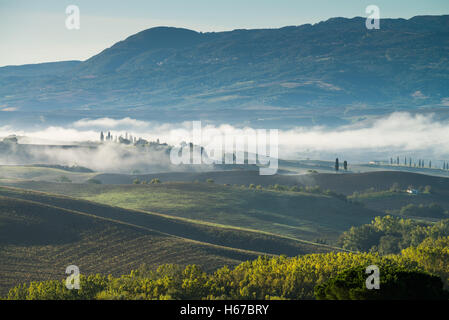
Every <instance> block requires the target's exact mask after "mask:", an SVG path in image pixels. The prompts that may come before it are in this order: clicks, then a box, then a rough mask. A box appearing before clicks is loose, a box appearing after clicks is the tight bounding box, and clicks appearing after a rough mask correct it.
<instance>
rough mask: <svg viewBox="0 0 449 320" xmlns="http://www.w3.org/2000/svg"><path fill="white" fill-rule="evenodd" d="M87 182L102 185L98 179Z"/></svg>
mask: <svg viewBox="0 0 449 320" xmlns="http://www.w3.org/2000/svg"><path fill="white" fill-rule="evenodd" d="M86 182H87V183H90V184H101V181H100V180H98V179H89V180H87V181H86Z"/></svg>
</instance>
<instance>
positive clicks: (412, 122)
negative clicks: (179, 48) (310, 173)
mask: <svg viewBox="0 0 449 320" xmlns="http://www.w3.org/2000/svg"><path fill="white" fill-rule="evenodd" d="M191 126H192V123H191V122H184V123H178V124H160V123H152V122H146V121H141V120H136V119H131V118H124V119H118V120H117V119H111V118H101V119H82V120H79V121H77V122H75V123H73V124H72V125H71V126H69V127H67V128H62V127H55V126H52V127H47V128H44V129H42V130H36V131H30V132H28V131H24V130H15V129H14V128H11V127H0V137H2V136H3V137H4V136H7V135H10V134H16V135H19V136H26V137H28V140H27V141H28V142H34V143H36V142H38V143H39V142H40V143H45V142H49V141H51V142H53V143H55V142H58V143H60V144H62V143H70V142H73V141H98V140H99V132H100V131H101V130H102V131H111V133H112V134H113V135H114V136H115V135H123V136H124V135H125V132H128V133H130V134H132V135H133V136H136V137H143V138H145V139H148V140H152V141H155V140H156V139H160V141H162V142H167V143H169V144H173V145H177V144H179V143H180V142H181V141H187V142H188V141H189V137H188V136H186V134H185V133H186V132H190V130H191ZM203 127H204V128H214V129H218V130H220V131H221V132H223V133H226V134H229V135H234V136H238V135H241V134H242V132H244V129H245V128H237V127H234V126H231V125H228V124H223V125H220V126H211V125H207V126H206V125H205V124H203ZM24 141H25V140H24ZM279 144H280V146H279V156H280V158H287V159H294V158H298V157H300V158H304V157H314V156H315V157H322V158H327V159H331V158H332V157H333V156H334V155H340V156H342V157H343V156H344V157H345V158H347V159H352V160H353V161H354V160H361V161H365V160H370V159H373V158H377V159H389V157H390V156H395V155H402V154H405V155H408V156H412V157H424V156H425V157H427V158H428V159H429V158H430V159H435V160H439V159H449V121H447V120H445V121H440V120H438V119H436V118H435V117H434V116H432V115H419V114H418V115H412V114H410V113H393V114H391V115H389V116H387V117H384V118H379V119H376V120H371V121H364V122H358V123H356V124H353V125H349V126H341V127H337V128H328V127H297V128H293V129H290V130H279Z"/></svg>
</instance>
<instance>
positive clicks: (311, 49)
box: [0, 15, 449, 123]
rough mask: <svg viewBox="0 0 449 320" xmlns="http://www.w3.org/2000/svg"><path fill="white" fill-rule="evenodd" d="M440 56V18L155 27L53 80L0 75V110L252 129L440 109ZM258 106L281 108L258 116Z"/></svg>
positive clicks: (445, 41)
mask: <svg viewBox="0 0 449 320" xmlns="http://www.w3.org/2000/svg"><path fill="white" fill-rule="evenodd" d="M448 51H449V15H442V16H416V17H412V18H410V19H408V20H406V19H381V22H380V30H367V29H366V27H365V18H362V17H355V18H351V19H348V18H331V19H328V20H327V21H322V22H319V23H316V24H313V25H311V24H305V25H301V26H287V27H283V28H278V29H250V30H246V29H236V30H233V31H225V32H208V33H201V32H196V31H193V30H188V29H183V28H172V27H156V28H151V29H147V30H143V31H141V32H139V33H137V34H135V35H132V36H130V37H128V38H126V39H125V40H123V41H120V42H117V43H116V44H114V45H113V46H111V47H110V48H107V49H105V50H103V51H102V52H100V53H99V54H97V55H95V56H93V57H91V58H89V59H87V60H86V61H83V62H80V63H72V68H70V67H62V64H61V72H50V71H45V69H46V68H45V67H44V66H41V68H40V69H42V70H39V71H36V72H35V73H32V72H31V71H30V72H28V73H26V74H24V75H23V76H20V77H19V76H15V75H14V74H12V71H11V70H12V69H11V67H6V68H9V69H5V68H0V104H2V105H7V106H10V107H14V108H17V109H18V110H27V111H43V112H45V111H48V110H50V109H52V110H60V109H61V108H62V107H61V104H62V103H63V104H64V110H66V111H70V110H78V111H79V110H88V109H90V110H92V112H93V113H94V114H95V115H98V116H100V115H101V114H103V115H104V114H105V113H106V112H109V114H108V115H110V116H119V115H120V114H124V112H125V111H129V110H130V109H128V108H133V110H136V111H139V113H140V114H141V116H142V117H143V118H149V117H150V115H154V112H155V111H157V112H162V113H164V115H165V116H166V117H167V113H170V112H171V113H170V117H176V114H177V113H178V115H179V114H183V113H185V112H187V111H192V112H193V113H196V114H201V115H202V117H204V118H209V119H210V118H211V115H212V114H214V115H215V114H217V112H218V113H219V117H222V119H223V120H226V119H227V118H231V119H232V117H233V116H236V117H237V118H239V117H240V118H242V119H247V118H248V114H251V116H250V119H249V121H251V120H255V119H264V118H270V117H278V118H279V121H280V122H281V123H282V117H283V118H284V120H286V121H287V120H288V119H289V118H292V115H293V116H296V117H298V114H301V115H302V116H306V117H318V118H319V117H321V116H322V114H323V111H325V112H327V115H328V116H330V117H331V118H332V117H333V118H332V119H333V120H332V121H335V120H336V118H340V119H342V118H344V117H346V118H350V117H359V116H366V115H378V114H383V113H388V112H389V111H391V109H392V107H393V106H394V107H395V109H396V110H395V111H397V110H407V111H409V110H414V109H416V108H417V107H420V106H426V105H432V106H434V107H439V106H443V105H444V103H445V102H444V101H446V100H445V99H449V89H448V88H449V72H448V71H449V59H448V54H447V52H448ZM55 66H56V65H49V66H48V67H49V68H55ZM16 68H17V69H15V70H17V72H19V71H18V70H21V67H16ZM38 69H39V68H38ZM13 71H14V70H13ZM19 74H20V72H19ZM24 86H26V87H27V88H28V91H27V92H23V90H21V88H23V87H24ZM74 92H76V93H77V94H76V95H74V94H73V93H74ZM68 97H70V101H66V100H67V99H66V98H68ZM264 106H265V107H273V108H275V109H276V108H287V109H290V111H288V110H286V112H283V113H279V112H268V111H267V110H261V111H258V110H257V109H258V107H264ZM348 107H349V109H348ZM123 109H124V110H123ZM260 109H264V108H260ZM265 109H266V108H265ZM237 110H238V111H240V112H239V113H237V114H236V112H235V111H237ZM245 110H251V112H247V111H245ZM180 111H181V112H180ZM343 111H344V112H345V114H342V112H343ZM87 113H88V112H87ZM162 113H161V115H162ZM318 122H319V121H318Z"/></svg>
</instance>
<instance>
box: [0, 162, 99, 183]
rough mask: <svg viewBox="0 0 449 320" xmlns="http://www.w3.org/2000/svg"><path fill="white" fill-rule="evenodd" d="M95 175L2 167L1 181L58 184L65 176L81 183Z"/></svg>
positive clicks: (57, 170) (53, 169)
mask: <svg viewBox="0 0 449 320" xmlns="http://www.w3.org/2000/svg"><path fill="white" fill-rule="evenodd" d="M95 175H97V173H81V172H71V171H67V170H61V169H57V168H45V167H35V166H0V179H8V180H36V181H54V182H56V181H58V179H59V178H60V177H61V176H65V177H67V178H69V179H70V180H72V181H73V182H79V183H81V182H85V181H86V180H88V179H90V178H92V177H94V176H95ZM0 181H1V180H0Z"/></svg>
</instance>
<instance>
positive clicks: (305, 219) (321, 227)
mask: <svg viewBox="0 0 449 320" xmlns="http://www.w3.org/2000/svg"><path fill="white" fill-rule="evenodd" d="M17 186H20V187H22V188H26V189H33V190H40V191H46V192H52V193H59V194H64V195H68V196H73V197H77V198H83V199H86V200H91V201H94V202H98V203H102V204H107V205H112V206H118V207H122V208H126V209H138V210H144V211H150V212H158V213H163V214H167V215H171V216H174V217H182V218H187V219H192V220H195V221H200V222H207V223H212V224H219V225H226V226H233V227H237V228H248V229H252V230H258V231H264V232H270V233H275V234H279V235H282V236H288V237H293V238H296V239H301V240H307V241H312V242H314V241H316V240H317V239H326V241H327V242H328V243H330V244H333V243H335V240H336V239H337V238H338V236H339V234H340V233H341V232H343V231H344V230H346V229H348V228H350V227H351V226H353V225H361V224H364V223H368V222H369V221H371V220H372V218H373V217H375V216H376V215H379V212H374V211H372V210H368V209H365V208H363V207H361V206H358V205H354V204H351V203H347V202H345V201H342V200H340V199H337V198H334V197H330V196H326V195H320V194H310V193H301V192H284V191H283V192H277V191H270V190H252V189H248V188H246V187H235V186H224V185H218V184H214V183H181V182H179V183H162V184H156V185H151V184H149V185H91V184H89V185H87V184H83V185H81V184H66V183H64V184H55V183H43V182H38V183H37V182H35V183H21V184H18V185H17Z"/></svg>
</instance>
